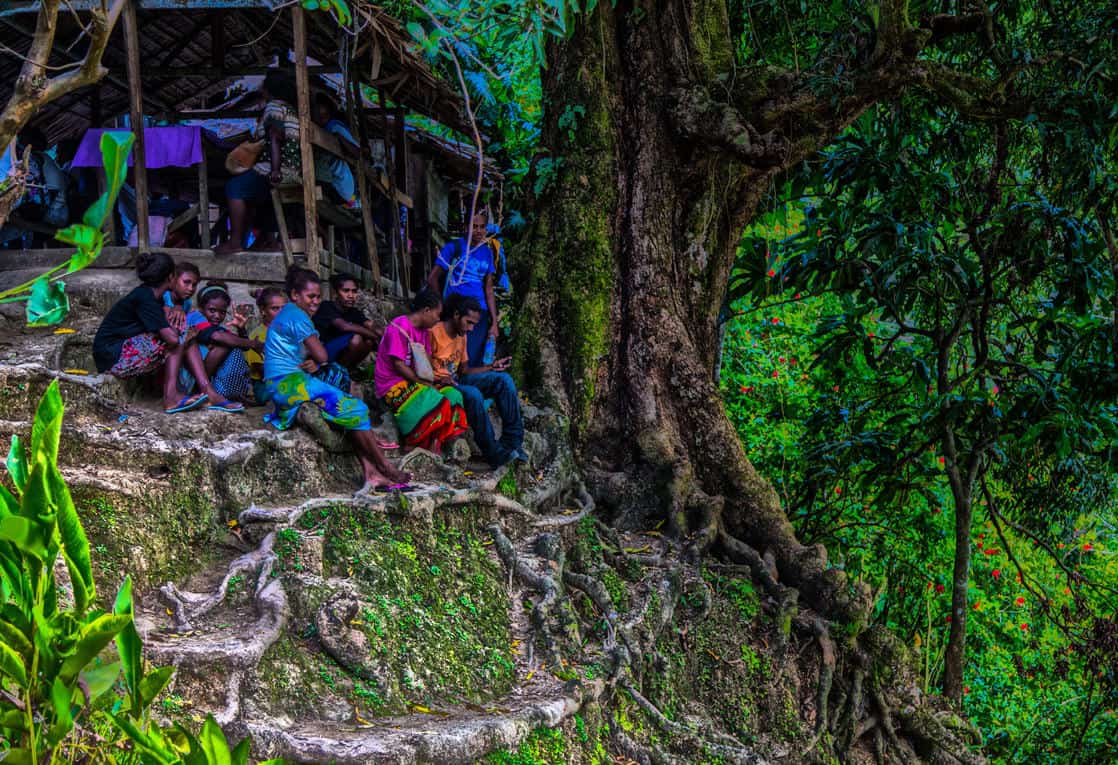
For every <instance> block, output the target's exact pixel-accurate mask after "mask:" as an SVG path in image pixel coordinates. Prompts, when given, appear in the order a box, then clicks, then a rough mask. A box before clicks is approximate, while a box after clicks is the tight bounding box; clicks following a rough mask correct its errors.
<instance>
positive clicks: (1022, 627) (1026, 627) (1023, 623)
mask: <svg viewBox="0 0 1118 765" xmlns="http://www.w3.org/2000/svg"><path fill="white" fill-rule="evenodd" d="M1021 631H1022V632H1028V631H1029V625H1028V624H1027V623H1025V622H1022V623H1021Z"/></svg>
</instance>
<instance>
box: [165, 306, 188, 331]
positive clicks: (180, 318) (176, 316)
mask: <svg viewBox="0 0 1118 765" xmlns="http://www.w3.org/2000/svg"><path fill="white" fill-rule="evenodd" d="M163 313H164V315H166V317H167V323H168V324H170V325H171V329H173V330H175V331H176V332H182V331H183V330H184V329H186V312H185V311H183V310H182V309H181V308H177V307H171V306H163Z"/></svg>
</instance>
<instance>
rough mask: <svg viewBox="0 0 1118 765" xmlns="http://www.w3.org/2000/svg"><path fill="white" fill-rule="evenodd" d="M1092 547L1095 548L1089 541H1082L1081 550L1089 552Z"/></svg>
mask: <svg viewBox="0 0 1118 765" xmlns="http://www.w3.org/2000/svg"><path fill="white" fill-rule="evenodd" d="M1094 549H1095V548H1094V546H1093V545H1092V544H1091V543H1090V542H1084V543H1083V552H1091V550H1094Z"/></svg>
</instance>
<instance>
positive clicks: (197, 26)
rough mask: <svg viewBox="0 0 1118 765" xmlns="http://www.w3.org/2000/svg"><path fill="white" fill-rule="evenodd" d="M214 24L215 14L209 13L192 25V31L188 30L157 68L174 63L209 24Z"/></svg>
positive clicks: (160, 60)
mask: <svg viewBox="0 0 1118 765" xmlns="http://www.w3.org/2000/svg"><path fill="white" fill-rule="evenodd" d="M212 22H213V14H211V13H207V14H206V15H205V16H203V17H202V18H201V19H199V20H198V21H196V22H194V24H193V25H191V27H190V29H188V30H187V31H186V33H185V34H184V35H183V36H182V38H181V39H180V40H179V41H178V42H177V43H175V44H174V46H172V47H171V49H170V50H169V51H167V55H165V56H163V58H161V59H159V63H158V64H156V65H155V66H156V67H162V66H168V65H170V63H171V62H172V61H174V60H175V59H176V58H178V57H179V55H180V54H181V53H182V52H183V51H184V50H186V46H188V45H190V43H192V42H194V39H195V38H196V37H198V33H199V32H201V31H202V29H204V28H205V26H206V25H207V24H210V23H212Z"/></svg>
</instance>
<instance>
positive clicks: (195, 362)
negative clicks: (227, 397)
mask: <svg viewBox="0 0 1118 765" xmlns="http://www.w3.org/2000/svg"><path fill="white" fill-rule="evenodd" d="M179 347H180V348H183V346H179ZM182 363H183V365H184V366H185V367H186V368H187V369H189V370H190V373H191V374H192V375H194V379H195V380H197V381H198V388H199V389H200V390H201V391H202V392H203V393H205V394H206V395H207V396H208V397H209V399H210V401H220V400H221V394H219V393H218V392H217V390H216V389H215V388H214V385H213V382H212V381H211V380H210V375H209V373H208V372H207V371H206V364H205V362H204V361H202V353H201V351H199V350H198V344H197V343H190V344H189V345H187V346H186V347H185V349H184V350H183V351H182Z"/></svg>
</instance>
